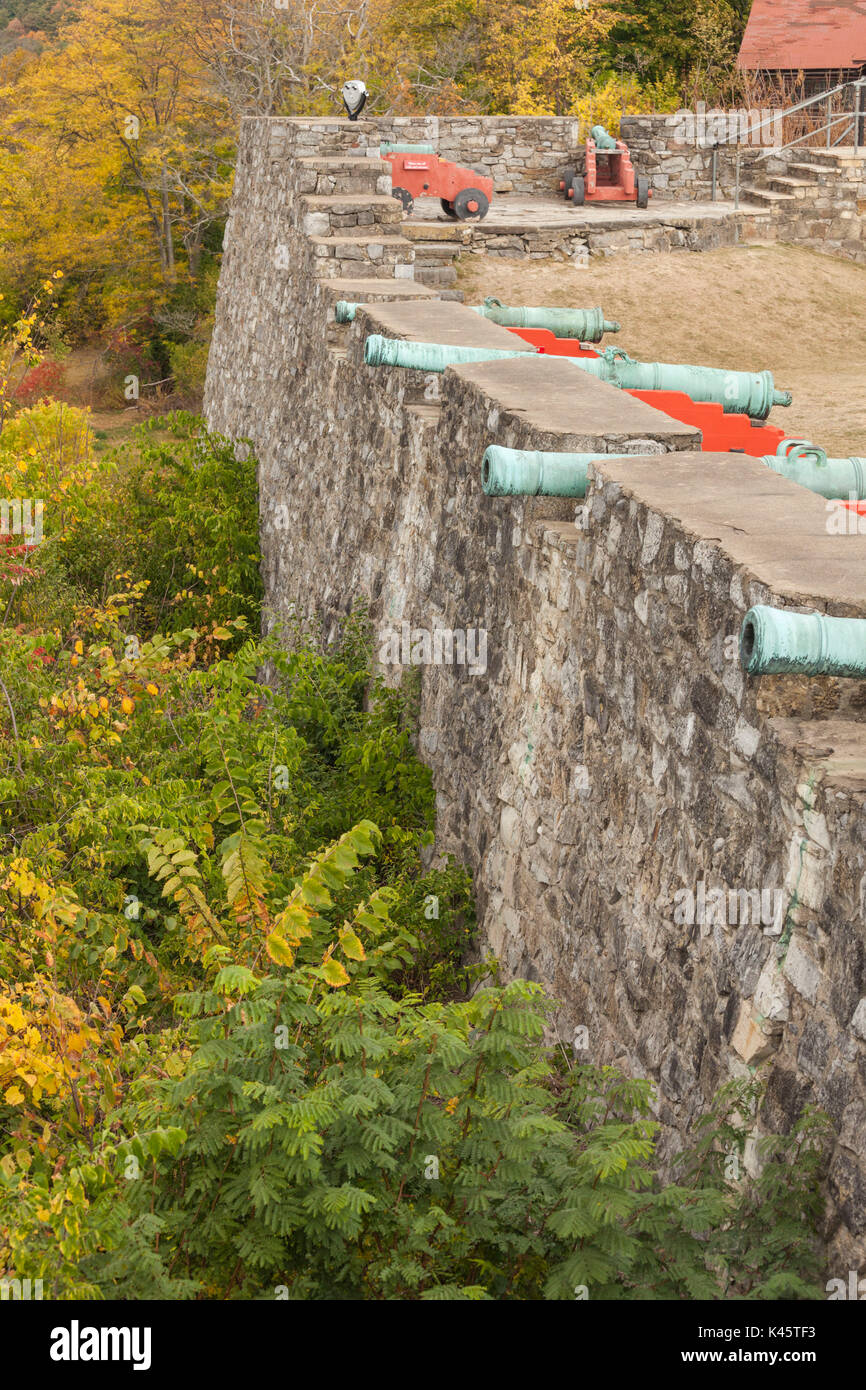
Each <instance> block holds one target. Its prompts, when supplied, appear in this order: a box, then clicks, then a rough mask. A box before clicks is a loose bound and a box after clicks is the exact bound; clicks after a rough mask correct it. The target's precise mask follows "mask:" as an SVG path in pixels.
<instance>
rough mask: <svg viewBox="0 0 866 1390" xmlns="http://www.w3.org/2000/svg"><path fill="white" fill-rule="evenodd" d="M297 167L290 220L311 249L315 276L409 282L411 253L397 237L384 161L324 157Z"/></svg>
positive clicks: (397, 216)
mask: <svg viewBox="0 0 866 1390" xmlns="http://www.w3.org/2000/svg"><path fill="white" fill-rule="evenodd" d="M299 165H300V170H299V180H298V190H299V199H298V209H297V214H296V220H297V225H298V229H299V230H300V231H301V232H302V233H304V234H305V235H306V236H307V237H309V240H310V244H311V246H312V247H313V254H314V256H315V258H316V274H317V277H319V278H322V279H333V278H336V279H351V280H358V279H367V278H373V277H377V276H383V277H387V278H388V279H397V280H412V279H414V275H415V248H414V246H413V244H412V242H411V241H410V240H409V239H408V238H406V237H405V236H403V235H402V227H401V225H400V224H401V221H402V209H401V207H400V204H399V203H398V202H397V201H396V199H394V198H392V197H391V166H390V165H389V164H388V163H387V162H386V161H385V160H381V159H369V158H366V157H363V158H355V157H352V156H330V157H326V158H321V159H302V160H299Z"/></svg>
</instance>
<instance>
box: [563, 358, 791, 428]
mask: <svg viewBox="0 0 866 1390" xmlns="http://www.w3.org/2000/svg"><path fill="white" fill-rule="evenodd" d="M565 361H567V362H571V363H573V364H574V366H575V367H578V368H579V369H580V371H583V372H590V373H591V375H592V376H597V377H598V378H599V379H600V380H601V381H607V382H609V383H610V385H612V386H621V387H623V388H624V389H625V390H627V391H682V392H684V393H685V395H687V396H690V397H691V399H692V400H693V401H705V402H715V403H716V404H717V405H720V406H722V408H723V409H724V411H725V414H726V415H749V416H750V417H751V418H752V419H753V420H766V418H767V416H768V415H769V413H770V410H771V409H772V407H773V406H774V405H790V404H791V400H792V397H791V393H790V391H777V390H776V388H775V383H774V382H773V377H772V375H771V373H770V372H728V371H723V370H722V369H720V368H718V367H692V366H688V365H677V364H674V363H668V362H636V361H635V360H634V358H632V357H629V355H628V353H627V352H624V351H623V349H622V348H613V347H609V348H605V350H604V354H603V355H602V356H601V357H567V358H565Z"/></svg>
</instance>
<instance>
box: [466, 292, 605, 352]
mask: <svg viewBox="0 0 866 1390" xmlns="http://www.w3.org/2000/svg"><path fill="white" fill-rule="evenodd" d="M472 308H473V309H474V310H475V312H476V314H482V315H483V316H484V318H486V319H491V320H492V322H493V323H501V324H502V326H503V328H546V329H547V330H548V331H549V332H550V333H552V334H553V335H554V337H555V338H577V339H579V340H580V341H581V342H582V343H600V342H601V340H602V338H603V337H604V335H605V333H618V332H619V330H620V325H619V324H618V323H617V322H616V320H615V319H606V318H605V316H604V311H603V310H602V309H556V308H546V307H543V306H538V307H534V308H533V307H527V306H523V307H520V308H517V307H511V306H510V305H508V304H503V303H502V301H501V300H500V299H495V298H493V297H492V296H489V297H488V298H487V299H485V301H484V303H483V304H473V305H472Z"/></svg>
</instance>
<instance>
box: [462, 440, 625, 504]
mask: <svg viewBox="0 0 866 1390" xmlns="http://www.w3.org/2000/svg"><path fill="white" fill-rule="evenodd" d="M600 458H625V455H624V454H598V453H595V454H547V453H543V452H541V451H539V450H536V449H503V448H501V447H500V446H499V445H498V444H491V445H490V447H489V448H488V449H487V450H485V453H484V458H483V460H482V463H481V485H482V487H483V488H484V491H485V492H486V493H487V495H488V497H585V496H586V478H587V473H588V470H589V465H590V464H591V463H592V461H593V459H600Z"/></svg>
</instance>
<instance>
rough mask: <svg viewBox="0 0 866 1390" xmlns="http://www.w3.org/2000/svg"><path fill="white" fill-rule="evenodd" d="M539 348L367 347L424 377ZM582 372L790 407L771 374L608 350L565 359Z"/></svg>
mask: <svg viewBox="0 0 866 1390" xmlns="http://www.w3.org/2000/svg"><path fill="white" fill-rule="evenodd" d="M536 355H537V354H536V350H535V348H529V349H528V350H526V349H524V350H523V351H520V350H518V351H515V352H511V351H504V350H503V349H502V348H471V347H456V346H451V345H450V344H445V343H409V342H404V341H402V340H401V339H397V338H383V337H380V336H379V335H378V334H371V335H370V337H369V338H368V339H367V342H366V344H365V347H364V361H365V362H366V363H368V365H369V366H373V367H379V366H390V367H411V368H414V369H415V370H416V371H421V372H444V370H445V368H446V367H450V366H455V365H458V364H459V363H461V362H488V361H490V362H492V361H495V359H496V358H499V357H534V356H536ZM558 360H561V361H563V362H570V363H571V364H572V366H574V367H577V368H578V369H579V370H580V371H582V372H589V373H590V374H591V375H592V376H596V377H598V378H599V380H600V381H606V382H607V383H608V384H609V385H611V386H619V387H623V388H624V389H625V390H633V391H634V390H636V391H683V392H685V394H686V395H687V396H690V397H691V399H692V400H693V401H714V402H716V403H717V404H718V405H721V406H722V407H723V408H724V410H725V412H726V413H727V414H729V415H737V414H743V415H750V416H751V417H752V418H753V419H756V420H763V419H766V417H767V416H768V415H769V413H770V409H771V407H772V406H774V405H790V404H791V393H790V391H777V390H776V389H775V387H774V385H773V378H772V376H771V375H770V373H769V372H757V373H750V372H725V371H721V370H719V369H718V368H716V367H690V366H670V365H668V364H667V363H666V362H636V361H635V360H634V359H633V358H631V357H629V355H628V353H627V352H623V350H622V348H613V347H609V348H605V350H604V353H603V355H602V356H600V357H563V358H561V359H558Z"/></svg>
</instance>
